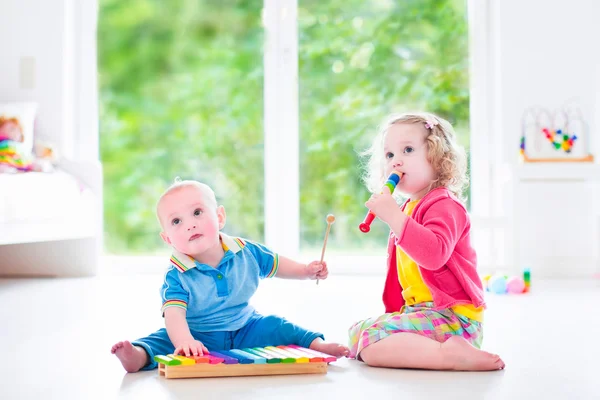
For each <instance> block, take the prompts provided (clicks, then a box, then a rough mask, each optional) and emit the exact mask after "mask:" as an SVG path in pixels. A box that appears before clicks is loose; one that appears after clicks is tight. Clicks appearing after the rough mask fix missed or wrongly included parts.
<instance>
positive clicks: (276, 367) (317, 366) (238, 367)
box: [158, 362, 327, 379]
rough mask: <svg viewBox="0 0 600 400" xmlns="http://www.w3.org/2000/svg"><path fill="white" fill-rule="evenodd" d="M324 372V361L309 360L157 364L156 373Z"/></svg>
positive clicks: (172, 375) (176, 375) (203, 375)
mask: <svg viewBox="0 0 600 400" xmlns="http://www.w3.org/2000/svg"><path fill="white" fill-rule="evenodd" d="M326 373H327V363H326V362H310V363H302V364H301V363H293V364H282V363H280V364H194V365H164V364H158V375H159V376H164V377H165V378H167V379H172V378H211V377H224V376H259V375H297V374H326Z"/></svg>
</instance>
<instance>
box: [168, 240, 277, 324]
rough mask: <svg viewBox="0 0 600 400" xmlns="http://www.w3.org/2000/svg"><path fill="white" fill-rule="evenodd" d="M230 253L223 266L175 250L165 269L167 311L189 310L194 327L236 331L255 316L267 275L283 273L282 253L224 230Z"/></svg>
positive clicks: (224, 259)
mask: <svg viewBox="0 0 600 400" xmlns="http://www.w3.org/2000/svg"><path fill="white" fill-rule="evenodd" d="M221 245H222V246H223V250H225V255H224V257H223V259H222V260H221V262H220V263H219V265H218V266H217V268H213V267H211V266H210V265H207V264H201V263H199V262H198V261H196V260H194V259H193V258H192V257H190V256H188V255H186V254H183V253H180V252H178V251H174V253H173V255H172V256H171V267H170V268H169V269H168V270H167V272H166V273H165V281H164V283H163V286H162V289H161V294H162V301H163V305H162V312H163V316H164V311H165V310H166V309H167V308H169V307H180V308H183V309H184V310H186V318H187V322H188V325H189V327H190V329H191V330H194V331H198V332H213V331H236V330H238V329H240V328H242V327H243V326H244V325H246V323H247V322H248V320H249V319H250V317H251V316H252V315H253V314H254V312H255V311H254V307H252V306H250V305H249V304H248V302H249V301H250V298H251V297H252V295H254V293H255V292H256V289H257V288H258V282H259V280H260V279H262V278H271V277H273V276H275V274H276V273H277V268H278V267H279V257H278V255H277V254H275V253H273V252H272V251H270V250H269V249H267V248H266V247H265V246H263V245H260V244H258V243H254V242H251V241H249V240H245V239H240V238H233V237H229V236H227V235H225V234H224V233H221Z"/></svg>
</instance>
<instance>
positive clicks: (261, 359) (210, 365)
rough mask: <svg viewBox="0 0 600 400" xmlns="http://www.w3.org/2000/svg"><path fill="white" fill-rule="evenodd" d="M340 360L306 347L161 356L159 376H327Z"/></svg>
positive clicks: (158, 360)
mask: <svg viewBox="0 0 600 400" xmlns="http://www.w3.org/2000/svg"><path fill="white" fill-rule="evenodd" d="M335 360H337V358H336V357H334V356H330V355H328V354H325V353H321V352H318V351H315V350H311V349H306V348H304V347H300V346H296V345H289V346H277V347H274V346H268V347H255V348H251V349H241V350H237V349H236V350H219V351H211V352H210V353H209V354H205V355H202V356H191V357H185V356H178V355H172V354H170V355H167V356H163V355H159V356H155V357H154V361H156V362H158V374H159V376H164V377H165V378H167V379H172V378H209V377H222V376H253V375H254V376H257V375H296V374H326V373H327V365H328V364H329V363H330V362H333V361H335Z"/></svg>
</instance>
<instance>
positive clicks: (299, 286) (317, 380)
mask: <svg viewBox="0 0 600 400" xmlns="http://www.w3.org/2000/svg"><path fill="white" fill-rule="evenodd" d="M382 279H383V278H382V277H364V276H361V277H349V276H332V277H331V278H330V279H329V280H327V281H324V282H323V281H322V282H321V284H320V285H319V286H316V285H315V282H308V281H304V282H298V281H284V280H279V279H277V280H271V281H266V282H263V285H262V286H261V288H260V290H259V292H258V293H257V295H256V297H255V302H254V304H255V306H256V307H257V308H258V309H259V311H261V312H263V313H265V314H269V313H276V314H280V315H284V316H286V317H287V318H288V319H290V320H292V321H294V322H296V323H298V324H301V325H304V326H306V327H307V328H311V329H315V330H320V331H322V332H323V333H324V334H325V336H326V338H327V339H328V340H337V341H342V342H345V341H346V329H347V327H348V326H349V325H350V324H351V323H352V322H354V321H355V320H356V319H362V318H364V317H367V316H370V315H373V314H377V313H379V312H380V311H381V310H382V306H381V302H380V292H381V288H382V285H383V280H382ZM161 281H162V276H161V275H157V274H155V273H150V274H143V275H132V274H130V273H121V274H115V273H110V274H107V273H105V274H102V275H100V276H99V277H96V278H93V279H41V280H35V279H12V280H0V303H1V304H2V306H1V308H0V321H2V322H1V323H0V339H1V341H0V354H1V356H2V359H3V362H2V364H1V366H0V398H2V399H35V398H43V399H52V398H61V399H87V398H101V399H112V398H123V399H141V398H146V399H147V398H163V399H187V398H189V399H197V398H203V399H213V398H214V399H230V398H231V399H236V398H243V399H249V398H260V399H268V398H278V399H280V398H282V396H285V398H308V397H309V396H314V397H315V398H317V397H318V398H336V399H337V398H344V397H345V398H358V396H359V395H360V396H365V395H367V396H368V397H369V398H374V397H375V396H381V397H380V398H391V397H394V398H402V399H419V400H425V399H436V400H439V399H444V400H448V399H464V398H472V399H532V398H535V399H541V398H543V397H551V398H556V399H561V398H570V399H594V398H595V399H600V394H599V393H600V391H598V389H597V388H598V387H599V386H598V379H599V378H600V366H599V365H598V364H599V363H598V360H600V343H599V342H598V338H599V332H600V318H598V315H600V314H599V312H598V305H600V281H598V280H589V281H568V282H553V281H543V282H542V281H536V280H535V279H534V281H533V292H532V293H531V294H530V295H526V296H496V295H489V296H488V304H489V311H488V313H487V315H486V324H485V326H486V330H485V340H484V349H486V350H489V351H492V352H497V353H499V354H500V355H501V356H502V357H503V358H504V360H505V362H506V365H507V367H506V370H504V371H498V372H491V373H464V372H463V373H455V372H429V371H408V370H387V369H375V368H369V367H366V366H365V365H364V364H361V363H358V362H356V361H351V360H346V359H344V360H340V361H338V362H336V363H334V364H332V365H331V366H330V367H329V372H328V374H327V375H324V376H308V375H307V376H289V377H281V376H280V377H252V378H217V379H188V380H166V379H163V378H159V377H158V373H157V372H156V371H151V372H143V373H136V374H126V373H125V372H124V371H123V370H122V368H121V365H120V364H119V362H118V361H117V359H116V358H115V357H114V356H112V355H111V354H110V352H109V349H110V346H111V345H112V344H113V343H114V342H116V341H118V340H122V339H135V338H137V337H140V336H144V335H146V334H148V333H150V332H152V331H154V330H155V329H157V328H158V327H160V326H161V323H162V319H161V317H160V312H159V310H160V297H159V293H158V289H159V287H160V284H161ZM594 315H595V316H594Z"/></svg>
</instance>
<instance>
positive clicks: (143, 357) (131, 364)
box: [110, 340, 148, 372]
mask: <svg viewBox="0 0 600 400" xmlns="http://www.w3.org/2000/svg"><path fill="white" fill-rule="evenodd" d="M110 352H111V353H112V354H114V355H116V356H117V358H118V359H119V361H121V364H123V368H125V371H127V372H138V371H139V370H140V369H142V368H143V367H144V366H145V365H146V363H147V362H148V354H147V353H146V350H144V349H142V348H141V347H137V346H134V345H132V344H131V342H129V341H127V340H126V341H124V342H119V343H117V344H115V345H113V347H112V348H111V349H110Z"/></svg>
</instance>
